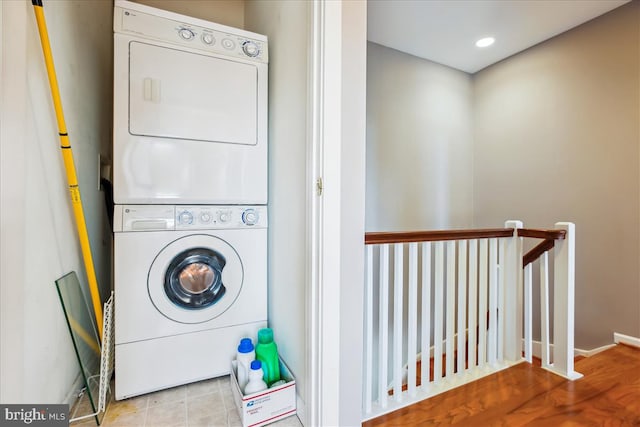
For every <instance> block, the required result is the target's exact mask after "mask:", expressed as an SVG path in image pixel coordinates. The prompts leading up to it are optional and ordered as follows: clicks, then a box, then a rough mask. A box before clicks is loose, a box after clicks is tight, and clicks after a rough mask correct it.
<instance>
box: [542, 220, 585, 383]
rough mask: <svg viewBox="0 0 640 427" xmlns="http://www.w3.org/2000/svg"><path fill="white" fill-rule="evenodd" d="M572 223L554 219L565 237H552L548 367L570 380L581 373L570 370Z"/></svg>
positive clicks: (573, 292)
mask: <svg viewBox="0 0 640 427" xmlns="http://www.w3.org/2000/svg"><path fill="white" fill-rule="evenodd" d="M575 227H576V226H575V224H573V223H571V222H558V223H556V225H555V228H556V229H557V230H565V231H566V232H567V234H566V237H565V238H564V239H563V240H556V241H555V246H554V257H553V262H554V264H553V267H554V276H553V287H554V289H553V297H554V302H553V364H552V365H551V366H550V367H549V368H548V369H549V370H550V371H552V372H554V373H556V374H558V375H560V376H563V377H565V378H567V379H570V380H575V379H578V378H580V377H582V374H580V373H578V372H575V371H574V370H573V355H574V312H575V295H574V294H575V253H576V245H575Z"/></svg>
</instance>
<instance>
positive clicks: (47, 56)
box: [31, 0, 102, 337]
mask: <svg viewBox="0 0 640 427" xmlns="http://www.w3.org/2000/svg"><path fill="white" fill-rule="evenodd" d="M31 3H32V4H33V10H34V12H35V14H36V21H37V22H38V32H39V33H40V42H41V44H42V52H43V53H44V61H45V64H46V66H47V74H48V76H49V86H50V87H51V97H52V98H53V106H54V108H55V110H56V119H57V121H58V133H59V135H60V149H61V150H62V159H63V160H64V168H65V170H66V172H67V184H68V185H69V193H70V195H71V204H72V206H73V213H74V216H75V218H76V229H77V231H78V238H79V239H80V248H81V249H82V258H83V260H84V267H85V269H86V270H87V280H88V282H89V291H90V292H91V302H92V304H93V311H94V313H95V316H96V323H97V324H98V332H99V337H102V305H101V303H100V291H99V290H98V282H97V280H96V271H95V269H94V267H93V258H92V257H91V245H90V243H89V235H88V234H87V224H86V222H85V219H84V211H83V210H82V200H81V199H80V188H79V187H78V178H77V176H76V166H75V164H74V162H73V152H72V151H71V144H70V143H69V135H68V134H67V125H66V124H65V121H64V113H63V111H62V103H61V102H60V90H59V89H58V79H57V78H56V70H55V68H54V66H53V56H52V55H51V46H50V45H49V34H48V33H47V24H46V22H45V19H44V10H43V8H42V0H31Z"/></svg>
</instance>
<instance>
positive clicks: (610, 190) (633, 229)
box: [473, 1, 640, 349]
mask: <svg viewBox="0 0 640 427" xmlns="http://www.w3.org/2000/svg"><path fill="white" fill-rule="evenodd" d="M639 23H640V2H637V1H635V2H631V3H629V4H627V5H624V6H622V7H620V8H618V9H615V10H614V11H612V12H610V13H608V14H606V15H603V16H601V17H599V18H596V19H594V20H593V21H590V22H588V23H586V24H584V25H581V26H579V27H577V28H575V29H573V30H571V31H569V32H566V33H564V34H561V35H560V36H558V37H555V38H553V39H551V40H549V41H547V42H544V43H542V44H540V45H537V46H535V47H533V48H531V49H528V50H526V51H524V52H522V53H520V54H518V55H515V56H513V57H511V58H509V59H507V60H505V61H502V62H500V63H498V64H495V65H493V66H491V67H489V68H486V69H485V70H483V71H480V72H479V73H477V74H476V75H475V76H474V81H473V83H474V88H475V96H474V99H475V104H474V110H475V144H474V185H475V190H474V200H473V203H474V208H475V212H474V217H475V222H476V226H478V227H489V226H495V225H496V224H499V223H501V221H504V220H505V219H507V218H513V219H521V220H523V221H524V224H525V226H526V225H529V226H532V227H549V228H550V227H553V224H554V223H555V222H557V221H571V222H574V223H575V224H576V258H577V264H576V316H575V321H576V340H575V343H576V347H578V348H583V349H592V348H596V347H599V346H602V345H605V344H609V343H611V342H612V340H613V332H620V333H623V334H627V335H631V336H636V337H638V336H640V282H639V278H640V266H639V262H638V261H639V260H640V157H639V156H640V25H639Z"/></svg>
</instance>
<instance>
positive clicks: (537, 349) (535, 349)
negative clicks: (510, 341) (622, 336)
mask: <svg viewBox="0 0 640 427" xmlns="http://www.w3.org/2000/svg"><path fill="white" fill-rule="evenodd" d="M614 346H615V344H607V345H603V346H602V347H597V348H594V349H591V350H583V349H581V348H574V349H573V352H574V353H573V354H574V355H575V356H583V357H591V356H593V355H594V354H598V353H600V352H603V351H605V350H609V349H610V348H611V347H614ZM549 347H550V351H551V354H553V344H550V345H549ZM522 348H524V342H523V347H522ZM531 352H532V353H533V355H534V356H535V357H537V358H539V359H541V358H542V342H540V341H533V345H532V348H531Z"/></svg>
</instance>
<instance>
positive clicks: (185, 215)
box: [178, 211, 193, 225]
mask: <svg viewBox="0 0 640 427" xmlns="http://www.w3.org/2000/svg"><path fill="white" fill-rule="evenodd" d="M178 223H179V224H183V225H189V224H191V223H193V214H192V213H191V212H189V211H182V212H180V215H178Z"/></svg>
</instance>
